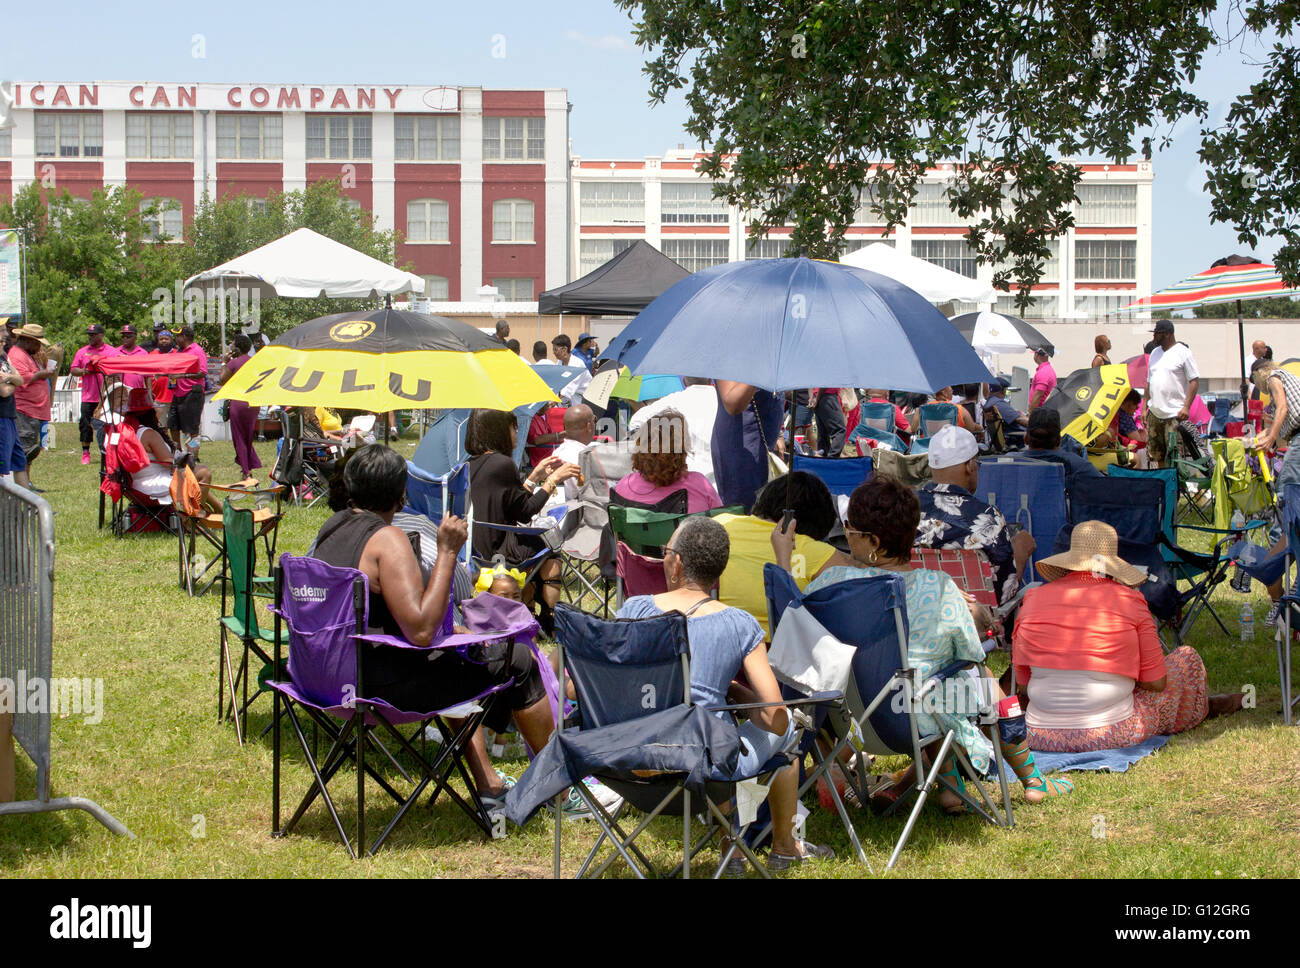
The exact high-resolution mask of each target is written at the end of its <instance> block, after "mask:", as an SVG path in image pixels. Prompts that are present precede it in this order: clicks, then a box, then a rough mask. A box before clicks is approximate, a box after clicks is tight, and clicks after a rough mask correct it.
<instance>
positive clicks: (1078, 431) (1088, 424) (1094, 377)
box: [1043, 363, 1133, 447]
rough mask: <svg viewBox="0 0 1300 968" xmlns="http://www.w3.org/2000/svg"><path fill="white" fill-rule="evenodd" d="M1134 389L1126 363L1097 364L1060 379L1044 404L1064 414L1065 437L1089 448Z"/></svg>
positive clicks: (1063, 429) (1063, 427)
mask: <svg viewBox="0 0 1300 968" xmlns="http://www.w3.org/2000/svg"><path fill="white" fill-rule="evenodd" d="M1132 389H1133V385H1132V384H1131V383H1130V382H1129V376H1128V366H1127V365H1126V364H1124V363H1112V364H1110V365H1108V366H1095V367H1092V368H1091V369H1085V370H1075V371H1074V372H1073V373H1071V374H1070V375H1069V376H1067V377H1065V378H1064V379H1062V380H1060V381H1059V382H1058V383H1057V384H1056V389H1055V390H1053V391H1052V393H1051V395H1050V396H1048V398H1047V399H1046V400H1045V401H1044V402H1043V406H1044V407H1050V408H1051V409H1053V410H1055V411H1056V412H1057V413H1059V414H1060V415H1061V434H1062V435H1063V436H1068V437H1073V438H1074V439H1075V440H1077V441H1078V442H1079V443H1081V444H1083V445H1084V446H1085V447H1086V446H1087V445H1088V444H1090V443H1092V442H1093V441H1094V440H1096V439H1097V436H1098V435H1099V434H1100V433H1101V432H1102V431H1103V430H1105V429H1106V428H1107V427H1109V426H1110V423H1111V421H1112V420H1114V419H1115V414H1116V413H1118V412H1119V405H1120V404H1121V403H1123V402H1124V398H1125V397H1127V396H1128V395H1129V391H1130V390H1132Z"/></svg>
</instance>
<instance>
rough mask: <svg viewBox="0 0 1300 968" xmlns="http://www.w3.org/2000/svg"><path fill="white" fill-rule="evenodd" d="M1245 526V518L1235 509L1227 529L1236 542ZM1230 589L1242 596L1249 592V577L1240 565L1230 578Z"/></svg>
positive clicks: (1239, 510)
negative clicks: (1230, 529) (1229, 529)
mask: <svg viewBox="0 0 1300 968" xmlns="http://www.w3.org/2000/svg"><path fill="white" fill-rule="evenodd" d="M1245 526H1246V516H1245V515H1244V514H1242V513H1241V508H1237V509H1235V510H1234V511H1233V512H1232V522H1231V524H1230V525H1229V527H1231V528H1232V531H1233V538H1234V539H1235V540H1236V541H1240V540H1241V531H1242V528H1244V527H1245ZM1232 587H1233V590H1234V591H1238V592H1241V593H1242V594H1243V595H1244V594H1246V593H1247V592H1249V591H1250V575H1248V574H1246V570H1245V569H1244V568H1242V567H1241V565H1238V566H1237V570H1236V572H1235V573H1234V574H1233V576H1232Z"/></svg>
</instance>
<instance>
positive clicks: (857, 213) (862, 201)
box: [853, 188, 885, 225]
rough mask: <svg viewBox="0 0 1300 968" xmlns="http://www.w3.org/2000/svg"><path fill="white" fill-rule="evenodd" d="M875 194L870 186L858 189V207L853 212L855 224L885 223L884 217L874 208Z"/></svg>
mask: <svg viewBox="0 0 1300 968" xmlns="http://www.w3.org/2000/svg"><path fill="white" fill-rule="evenodd" d="M873 198H874V196H873V195H872V193H871V189H870V188H860V189H858V207H857V208H856V209H855V210H854V212H853V224H854V225H883V224H884V223H885V220H884V217H883V216H881V214H880V213H879V212H877V211H874V210H873V208H872V202H873Z"/></svg>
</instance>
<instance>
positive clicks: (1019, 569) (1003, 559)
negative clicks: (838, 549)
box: [914, 425, 1034, 603]
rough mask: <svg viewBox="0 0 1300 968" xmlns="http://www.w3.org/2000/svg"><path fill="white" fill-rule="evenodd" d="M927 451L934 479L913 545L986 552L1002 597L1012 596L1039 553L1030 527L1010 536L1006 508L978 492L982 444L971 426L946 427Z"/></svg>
mask: <svg viewBox="0 0 1300 968" xmlns="http://www.w3.org/2000/svg"><path fill="white" fill-rule="evenodd" d="M928 454H929V460H930V476H931V478H932V480H930V481H929V482H927V483H926V484H925V485H924V486H922V488H921V490H920V491H919V492H918V493H917V498H918V499H919V500H920V502H921V523H920V525H919V526H918V527H917V529H916V540H915V542H914V544H915V545H916V546H917V547H918V548H966V549H969V550H975V551H982V552H984V554H985V555H986V556H987V557H988V559H989V564H991V565H992V566H993V582H994V586H995V588H996V590H997V596H998V602H999V603H1003V602H1007V601H1010V600H1011V599H1012V598H1013V597H1015V594H1016V592H1017V591H1018V590H1019V588H1020V576H1021V575H1022V574H1024V570H1025V563H1026V562H1028V561H1029V556H1030V555H1031V554H1033V553H1034V539H1033V537H1032V536H1031V535H1030V534H1029V532H1028V531H1020V532H1018V533H1017V534H1016V535H1015V536H1014V537H1013V536H1011V535H1010V534H1009V533H1008V531H1007V519H1006V518H1004V517H1003V516H1002V512H1001V511H999V510H998V509H997V508H995V507H991V506H990V505H988V504H985V503H984V502H983V501H980V500H979V499H977V498H976V497H975V488H976V487H977V486H978V483H979V467H980V464H979V445H978V444H976V443H975V436H974V435H973V434H972V433H971V432H970V431H969V430H965V429H964V428H962V427H954V426H951V425H949V426H947V427H944V428H943V429H941V430H940V431H939V432H938V433H936V434H935V435H934V436H933V437H931V438H930V449H929V452H928Z"/></svg>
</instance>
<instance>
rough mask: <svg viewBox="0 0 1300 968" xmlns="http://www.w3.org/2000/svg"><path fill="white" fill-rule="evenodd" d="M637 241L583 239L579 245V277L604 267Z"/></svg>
mask: <svg viewBox="0 0 1300 968" xmlns="http://www.w3.org/2000/svg"><path fill="white" fill-rule="evenodd" d="M635 241H636V240H635V239H583V240H582V241H580V242H579V243H578V275H580V276H585V275H586V274H587V273H588V272H590V271H591V270H592V269H598V268H600V267H601V266H603V265H604V264H605V263H606V262H608V261H609V260H610V259H612V258H614V256H616V255H618V254H619V253H620V252H626V251H627V250H628V249H630V248H631V247H632V244H633V243H634V242H635Z"/></svg>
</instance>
